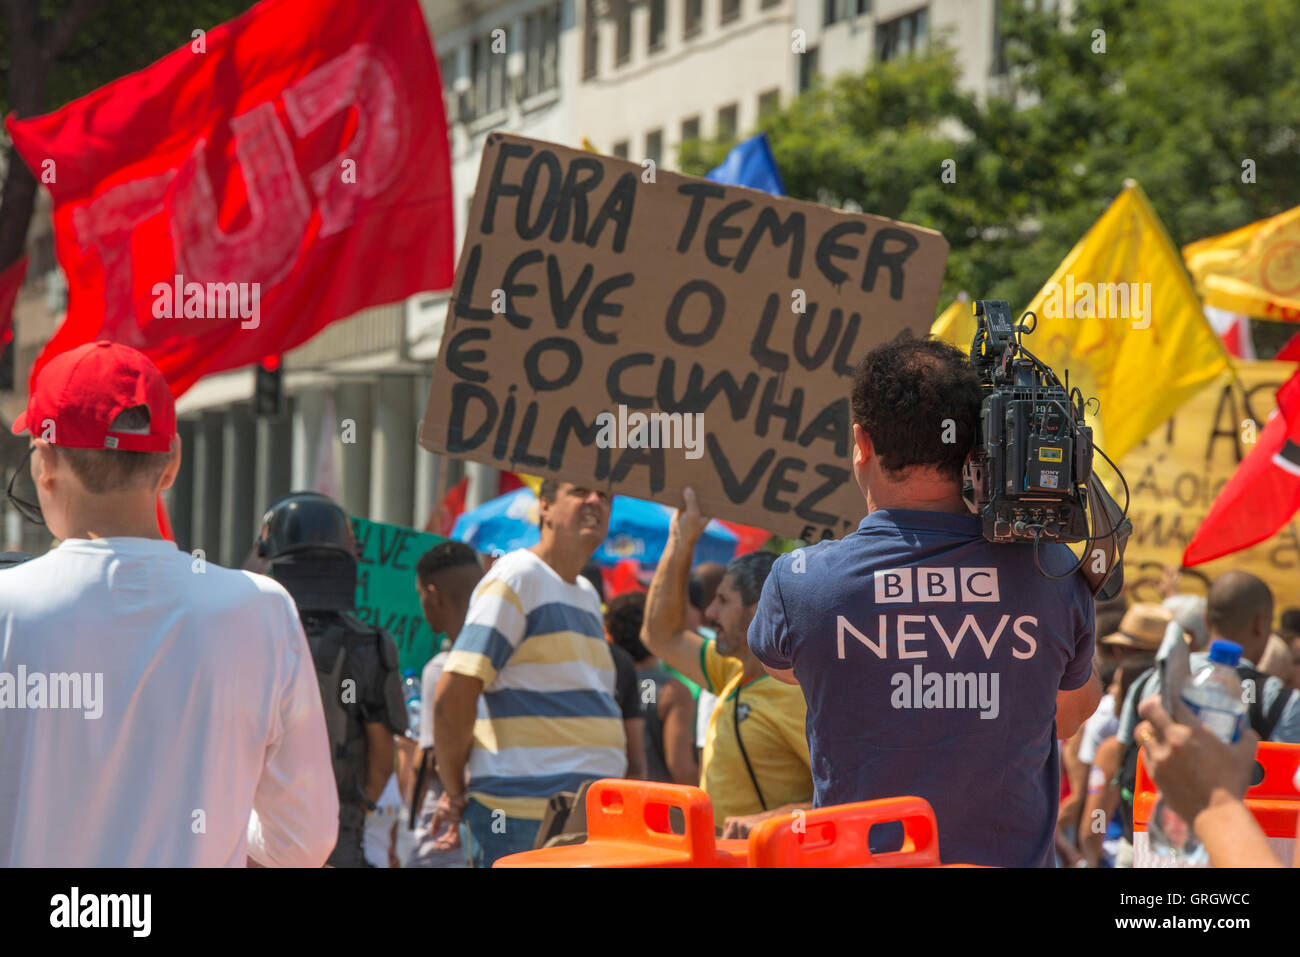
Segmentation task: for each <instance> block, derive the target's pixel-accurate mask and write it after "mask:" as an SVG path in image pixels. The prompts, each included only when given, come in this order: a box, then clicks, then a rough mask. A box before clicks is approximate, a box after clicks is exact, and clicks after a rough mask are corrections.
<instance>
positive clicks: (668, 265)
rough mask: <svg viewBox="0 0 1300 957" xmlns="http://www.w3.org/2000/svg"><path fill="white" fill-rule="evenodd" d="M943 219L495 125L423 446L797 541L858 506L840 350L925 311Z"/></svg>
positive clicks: (830, 530)
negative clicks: (708, 175)
mask: <svg viewBox="0 0 1300 957" xmlns="http://www.w3.org/2000/svg"><path fill="white" fill-rule="evenodd" d="M947 254H948V244H947V242H946V241H945V240H944V238H943V236H941V235H940V234H939V233H937V232H934V231H932V230H928V229H920V228H917V227H914V226H909V225H906V224H903V223H897V222H894V221H892V220H888V219H882V218H879V217H875V216H866V215H854V214H849V213H842V212H838V211H836V210H832V209H828V208H826V207H823V206H818V205H815V204H813V203H804V202H799V201H796V200H792V199H788V198H784V197H776V196H770V195H768V194H766V193H760V192H756V191H754V190H749V189H743V188H740V187H731V186H721V185H719V184H717V183H712V182H709V181H707V180H702V179H696V178H694V177H688V176H681V175H678V174H676V173H668V172H663V171H658V170H654V169H652V168H645V169H643V167H642V166H640V165H637V164H634V163H629V162H627V161H624V160H618V159H614V158H611V157H606V156H598V155H594V154H591V153H584V152H579V151H577V150H571V149H567V148H565V147H562V146H556V145H554V144H551V143H544V142H540V141H537V140H529V139H524V138H522V137H518V136H509V135H505V134H501V133H493V134H491V135H489V136H488V138H487V143H486V145H485V147H484V150H483V162H482V165H481V167H480V171H479V181H478V188H477V191H476V192H475V194H474V201H473V204H472V208H471V211H470V222H469V227H468V233H467V235H466V239H465V244H464V248H463V251H462V254H461V260H460V265H459V267H458V269H457V272H456V282H455V286H454V289H453V293H452V299H451V304H450V306H449V309H448V315H447V323H446V329H445V331H444V334H443V340H442V346H441V349H440V350H439V353H438V362H437V368H436V369H435V372H434V377H433V387H432V388H431V390H430V392H429V402H428V407H427V409H426V411H425V415H424V420H423V422H422V423H421V425H420V444H421V445H422V446H424V448H426V449H428V450H430V451H433V452H440V453H446V454H450V455H453V456H457V457H461V458H468V459H472V460H474V461H477V462H482V463H485V464H488V465H492V466H495V467H497V468H501V469H508V470H512V471H522V472H528V473H532V474H536V475H542V476H549V477H552V478H557V479H564V480H568V481H573V482H581V483H583V484H586V485H590V486H593V487H597V488H605V489H610V490H613V491H617V492H619V493H621V494H624V495H631V496H635V497H637V498H644V499H653V500H657V501H662V502H665V503H667V504H671V505H676V504H678V503H679V502H680V501H681V489H682V488H683V487H685V486H687V485H690V486H692V487H693V488H694V489H695V490H696V492H697V493H698V494H699V496H700V504H701V508H702V509H703V510H704V511H705V512H706V514H710V515H713V516H715V517H718V518H724V519H730V520H732V521H736V522H743V523H746V524H750V525H758V526H760V527H762V528H767V529H771V530H773V531H776V532H779V533H781V534H785V535H788V536H792V537H793V536H798V537H801V538H804V539H805V540H816V539H819V538H830V537H838V536H840V535H842V534H844V533H845V532H846V531H849V530H851V529H852V528H853V527H855V526H856V525H857V523H858V521H859V520H860V518H861V517H862V515H863V514H865V511H866V507H865V504H864V502H863V500H862V496H861V493H860V492H859V491H858V488H857V485H856V483H855V482H854V481H853V476H852V459H851V454H852V449H851V438H852V430H851V424H850V423H851V417H850V409H849V390H850V387H851V383H852V370H853V367H854V364H855V363H856V362H857V360H858V359H859V358H860V357H861V356H862V354H863V353H864V352H865V351H866V350H867V349H868V348H869V347H871V346H872V345H874V344H876V343H879V342H883V341H886V340H888V339H891V338H893V337H894V336H895V335H897V334H898V333H899V332H901V331H902V330H904V329H910V330H912V332H913V333H914V334H916V335H918V336H924V335H925V334H926V332H927V330H928V329H929V327H930V323H931V321H932V320H933V319H934V313H935V305H936V302H937V299H938V294H939V286H940V282H941V280H942V277H943V270H944V264H945V262H946V260H947Z"/></svg>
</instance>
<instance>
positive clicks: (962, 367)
mask: <svg viewBox="0 0 1300 957" xmlns="http://www.w3.org/2000/svg"><path fill="white" fill-rule="evenodd" d="M982 398H983V397H982V395H981V389H980V381H979V377H978V376H977V375H976V374H975V371H974V370H973V369H971V367H970V363H969V362H968V361H967V360H966V357H965V356H964V355H963V354H962V353H961V352H960V351H959V350H957V349H956V348H954V347H953V346H950V345H949V344H948V343H946V342H943V341H942V340H939V339H913V338H912V337H911V336H910V335H904V336H899V337H897V338H896V339H894V340H893V341H892V342H886V343H884V344H882V345H879V346H876V347H875V348H874V349H872V350H871V351H870V352H868V353H867V354H866V355H865V356H863V357H862V361H861V362H859V363H858V367H857V369H856V370H855V371H854V373H853V395H852V404H853V423H854V424H855V425H860V426H862V429H863V431H865V432H866V433H867V435H868V436H869V437H870V438H871V444H872V446H874V448H875V450H876V454H877V455H878V456H880V465H881V468H883V469H884V470H885V471H886V472H887V473H894V474H895V475H896V474H897V473H899V472H901V471H903V470H904V469H908V468H911V467H912V466H916V465H923V466H930V467H933V468H937V469H938V470H939V471H940V472H941V473H942V474H943V475H944V476H946V477H948V478H952V479H954V480H957V481H960V480H961V473H962V465H963V464H964V463H965V461H966V456H967V455H969V454H970V450H971V445H972V444H973V443H974V441H975V429H976V425H977V424H978V422H979V414H980V402H981V401H982ZM950 426H951V428H950ZM946 435H950V436H951V437H952V438H953V441H951V442H945V441H944V438H945V436H946ZM891 477H892V476H891Z"/></svg>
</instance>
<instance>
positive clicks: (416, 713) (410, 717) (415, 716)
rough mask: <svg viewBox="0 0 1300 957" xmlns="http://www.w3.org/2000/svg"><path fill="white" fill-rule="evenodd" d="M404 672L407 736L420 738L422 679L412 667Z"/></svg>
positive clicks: (403, 690) (403, 695) (403, 684)
mask: <svg viewBox="0 0 1300 957" xmlns="http://www.w3.org/2000/svg"><path fill="white" fill-rule="evenodd" d="M403 674H404V675H405V677H404V678H403V679H402V697H403V698H404V699H405V700H406V736H407V737H408V738H415V739H417V740H418V739H419V737H420V679H419V677H418V676H417V675H416V673H415V672H414V671H413V670H412V669H410V668H408V669H407V670H406V671H405V672H403Z"/></svg>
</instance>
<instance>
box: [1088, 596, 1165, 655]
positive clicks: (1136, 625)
mask: <svg viewBox="0 0 1300 957" xmlns="http://www.w3.org/2000/svg"><path fill="white" fill-rule="evenodd" d="M1171 620H1173V616H1172V615H1170V614H1169V612H1168V611H1166V610H1165V609H1164V608H1162V607H1160V606H1159V605H1156V604H1152V603H1150V602H1138V603H1137V604H1135V605H1132V606H1131V607H1130V608H1129V610H1128V611H1126V612H1124V617H1123V619H1122V620H1121V621H1120V623H1119V631H1117V632H1115V633H1114V634H1110V635H1107V636H1106V637H1105V638H1103V639H1102V640H1101V643H1102V644H1103V645H1112V646H1117V647H1120V648H1137V649H1140V650H1142V651H1156V650H1158V649H1159V648H1160V643H1161V642H1162V641H1164V639H1165V628H1166V626H1168V624H1169V622H1170V621H1171Z"/></svg>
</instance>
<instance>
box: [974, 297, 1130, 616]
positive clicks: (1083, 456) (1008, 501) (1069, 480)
mask: <svg viewBox="0 0 1300 957" xmlns="http://www.w3.org/2000/svg"><path fill="white" fill-rule="evenodd" d="M972 312H973V313H974V315H975V317H976V321H977V323H978V325H977V327H976V330H975V338H974V340H973V341H972V343H971V351H970V362H971V366H972V367H973V368H974V369H975V372H976V373H977V374H978V375H979V377H980V382H981V384H982V385H983V387H984V401H983V404H982V405H981V408H980V420H979V425H978V429H977V434H976V437H975V446H974V449H973V450H972V452H971V455H970V458H969V459H968V460H967V463H966V471H965V481H966V487H965V488H964V489H963V494H964V496H965V498H966V501H967V504H969V505H970V506H971V508H972V509H974V511H975V512H976V513H977V514H978V515H979V516H980V518H981V520H982V521H983V523H984V537H985V538H986V539H988V540H989V541H990V542H1024V543H1032V544H1033V546H1034V564H1035V565H1036V566H1037V568H1038V570H1039V572H1040V573H1041V574H1043V575H1044V576H1046V577H1048V578H1064V577H1067V576H1068V575H1070V574H1073V573H1074V572H1076V571H1082V573H1083V575H1084V577H1086V578H1087V579H1088V581H1089V584H1090V585H1091V586H1092V591H1093V594H1094V595H1097V596H1099V597H1101V598H1110V597H1113V596H1114V595H1116V594H1118V593H1119V589H1120V587H1121V586H1122V585H1123V581H1124V573H1123V566H1122V558H1123V552H1124V546H1125V544H1126V542H1127V539H1128V536H1129V533H1130V532H1131V531H1132V524H1131V523H1130V522H1129V520H1128V518H1126V517H1125V514H1126V513H1127V512H1128V483H1127V482H1124V476H1123V475H1122V474H1120V481H1121V482H1123V483H1124V496H1125V504H1124V508H1123V509H1120V508H1119V507H1118V505H1116V503H1115V500H1114V499H1113V498H1111V496H1110V493H1108V492H1107V491H1106V488H1105V486H1103V485H1102V484H1101V482H1100V481H1099V480H1098V479H1097V478H1096V477H1095V476H1094V475H1093V471H1092V465H1093V453H1094V452H1096V453H1097V454H1098V455H1100V456H1101V457H1102V458H1104V459H1106V461H1107V462H1109V463H1110V465H1111V468H1114V469H1115V472H1116V473H1117V474H1119V469H1118V468H1116V467H1115V463H1114V462H1111V460H1110V458H1108V457H1107V456H1106V453H1105V452H1103V451H1102V450H1101V449H1099V448H1097V447H1096V446H1094V445H1093V441H1092V429H1091V427H1089V426H1088V425H1086V424H1084V407H1085V404H1086V403H1085V401H1084V397H1083V393H1082V392H1081V391H1080V390H1079V388H1078V387H1077V386H1076V387H1074V388H1070V386H1069V372H1068V371H1067V372H1066V381H1065V384H1064V385H1063V384H1062V383H1061V380H1060V379H1058V378H1057V377H1056V373H1054V372H1053V371H1052V370H1051V369H1050V368H1049V367H1048V366H1047V365H1045V364H1044V363H1043V362H1041V361H1040V360H1039V359H1038V358H1036V357H1035V356H1034V355H1033V353H1031V352H1030V351H1029V350H1028V349H1026V348H1025V347H1024V345H1023V344H1022V343H1021V341H1020V337H1021V336H1022V335H1026V334H1028V333H1031V332H1033V331H1034V329H1035V328H1036V327H1037V325H1038V317H1037V316H1035V315H1034V314H1033V313H1032V312H1026V313H1025V314H1024V315H1023V316H1021V320H1020V322H1019V324H1016V325H1013V324H1012V321H1011V307H1010V305H1009V304H1008V303H1007V302H1005V301H1004V300H1000V299H977V300H976V301H975V302H974V303H973V306H972ZM1030 318H1032V320H1033V321H1032V323H1031V322H1029V321H1028V320H1029V319H1030ZM1090 401H1092V402H1095V401H1096V400H1095V399H1093V400H1090ZM1102 521H1104V522H1105V526H1104V527H1103V528H1102V529H1101V530H1099V529H1098V524H1099V522H1102ZM1041 542H1047V543H1053V542H1055V543H1061V544H1068V543H1072V542H1087V543H1088V544H1087V547H1086V548H1085V549H1084V552H1083V555H1082V557H1081V558H1080V559H1079V562H1078V564H1076V565H1075V566H1074V568H1072V569H1071V570H1070V571H1069V572H1067V573H1066V575H1059V576H1058V575H1049V574H1048V573H1047V572H1046V571H1044V570H1043V566H1042V564H1041V563H1040V562H1039V557H1038V546H1039V544H1040V543H1041Z"/></svg>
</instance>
